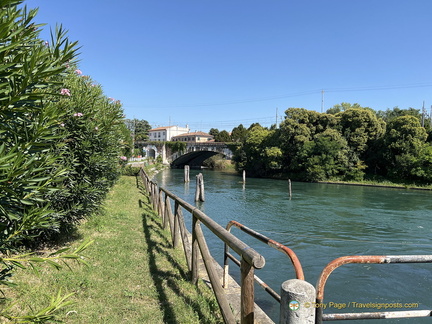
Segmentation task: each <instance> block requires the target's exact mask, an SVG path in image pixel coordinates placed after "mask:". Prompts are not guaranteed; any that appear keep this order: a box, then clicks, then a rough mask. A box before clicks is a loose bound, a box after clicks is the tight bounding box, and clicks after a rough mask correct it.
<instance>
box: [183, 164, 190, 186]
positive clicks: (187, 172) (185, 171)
mask: <svg viewBox="0 0 432 324" xmlns="http://www.w3.org/2000/svg"><path fill="white" fill-rule="evenodd" d="M189 170H190V167H189V165H185V166H184V182H189V181H190V178H189Z"/></svg>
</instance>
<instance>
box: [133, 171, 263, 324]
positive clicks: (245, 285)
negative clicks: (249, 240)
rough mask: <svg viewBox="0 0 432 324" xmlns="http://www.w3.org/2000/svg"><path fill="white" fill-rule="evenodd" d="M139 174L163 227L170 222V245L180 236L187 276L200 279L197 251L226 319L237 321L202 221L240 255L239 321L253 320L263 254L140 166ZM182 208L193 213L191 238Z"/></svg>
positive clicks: (226, 320)
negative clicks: (154, 180)
mask: <svg viewBox="0 0 432 324" xmlns="http://www.w3.org/2000/svg"><path fill="white" fill-rule="evenodd" d="M139 176H140V177H141V179H142V181H143V183H144V187H145V189H146V191H147V192H148V193H149V197H150V201H151V204H152V206H153V208H154V210H155V211H157V213H158V214H159V215H160V216H161V217H162V222H163V224H164V227H168V226H169V228H170V229H171V238H172V242H173V246H174V247H178V246H179V244H180V239H181V240H182V243H183V244H182V245H183V249H184V252H185V256H186V260H187V264H188V268H189V271H190V273H191V278H190V279H191V281H192V282H193V283H195V284H196V283H197V282H198V279H199V259H200V258H199V255H200V254H201V257H202V261H203V262H204V266H205V269H206V271H207V275H208V277H209V279H210V282H211V285H212V288H213V291H214V294H215V296H216V299H217V302H218V305H219V309H220V310H221V313H222V317H223V318H224V321H225V323H236V319H235V317H234V314H233V312H232V310H231V307H230V305H229V303H228V299H227V297H226V295H225V292H224V288H223V287H222V284H221V282H222V280H221V278H220V276H219V274H218V272H217V269H216V261H215V260H214V258H213V257H212V256H211V254H210V251H209V249H208V246H207V243H206V240H205V237H204V234H203V231H202V228H201V224H202V225H204V226H206V227H207V228H208V229H209V230H210V231H211V232H212V233H213V234H215V235H216V236H217V237H218V238H219V239H220V240H222V241H223V242H224V243H225V244H227V245H228V246H229V247H230V248H231V249H233V250H234V251H235V252H236V253H238V255H240V257H241V261H240V272H241V296H240V304H241V307H240V309H241V311H240V320H241V323H251V324H252V323H254V319H255V313H254V306H255V302H254V270H255V269H260V268H262V267H264V264H265V259H264V257H263V256H261V255H260V254H259V253H258V252H256V251H255V250H254V249H252V248H251V247H249V246H248V245H247V244H245V243H244V242H243V241H241V240H239V239H238V238H237V237H235V236H234V235H233V234H231V233H230V232H229V231H227V230H226V229H225V228H223V227H222V226H221V225H219V224H218V223H216V222H215V221H213V220H212V219H211V218H210V217H208V216H207V215H206V214H204V213H203V212H202V211H200V210H199V209H197V208H196V207H195V206H192V205H191V204H189V203H187V202H186V201H184V200H182V199H181V198H179V197H177V196H176V195H174V194H173V193H171V192H169V191H168V190H166V189H164V188H160V187H158V185H157V183H156V182H153V181H151V180H150V178H149V177H148V175H147V174H146V173H145V171H144V170H143V169H142V168H141V170H140V173H139ZM171 201H173V203H174V212H173V210H172V208H171ZM182 210H186V211H187V212H189V213H190V214H191V215H192V235H191V241H190V240H189V237H190V235H189V232H188V231H187V229H186V225H185V221H184V217H183V212H182Z"/></svg>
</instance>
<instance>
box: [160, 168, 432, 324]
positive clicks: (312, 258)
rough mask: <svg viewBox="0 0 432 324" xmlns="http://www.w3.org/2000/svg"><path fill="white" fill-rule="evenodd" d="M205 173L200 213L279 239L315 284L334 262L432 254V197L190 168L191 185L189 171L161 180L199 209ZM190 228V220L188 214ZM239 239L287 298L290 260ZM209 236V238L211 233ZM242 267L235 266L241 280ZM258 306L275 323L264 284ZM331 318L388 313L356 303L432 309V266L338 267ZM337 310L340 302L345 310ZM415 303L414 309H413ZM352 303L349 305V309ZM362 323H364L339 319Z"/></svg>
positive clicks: (216, 247)
mask: <svg viewBox="0 0 432 324" xmlns="http://www.w3.org/2000/svg"><path fill="white" fill-rule="evenodd" d="M198 172H202V173H203V174H204V181H205V198H206V200H205V202H203V203H198V207H199V208H200V209H201V210H202V211H203V212H204V213H206V214H207V215H208V216H210V217H211V218H213V219H214V220H215V221H216V222H218V223H219V224H220V225H222V226H224V227H225V226H226V224H227V223H228V222H229V221H230V220H236V221H238V222H240V223H242V224H244V225H246V226H248V227H250V228H252V229H254V230H256V231H258V232H260V233H261V234H263V235H265V236H267V237H269V238H271V239H273V240H276V241H278V242H280V243H282V244H284V245H286V246H288V247H289V248H291V249H292V250H294V252H295V253H296V254H297V256H298V258H299V259H300V262H301V264H302V266H303V271H304V273H305V279H306V280H307V281H308V282H310V283H311V284H313V285H315V284H316V281H317V279H318V277H319V275H320V273H321V271H322V269H323V268H324V266H325V265H326V264H327V263H329V262H330V261H332V260H334V259H336V258H338V257H341V256H346V255H411V254H432V240H431V239H432V218H431V217H432V192H431V191H416V190H405V189H388V188H376V187H361V186H345V185H331V184H317V183H302V182H293V183H292V192H293V196H292V199H289V196H288V183H287V181H283V180H270V179H252V178H248V179H247V180H246V184H243V183H242V179H241V177H239V176H238V175H236V174H230V173H225V172H217V171H206V170H204V171H198V170H191V182H190V183H186V184H185V183H184V181H183V170H165V171H163V172H161V173H159V174H158V175H157V176H156V177H155V180H156V181H157V182H158V184H159V186H162V187H164V188H166V189H168V190H169V191H171V192H173V193H175V194H176V195H178V196H179V197H181V198H182V199H184V200H186V201H188V202H189V203H191V204H193V205H194V204H195V202H194V195H195V175H196V174H197V173H198ZM185 218H186V222H187V226H188V228H189V230H190V215H189V214H187V213H185ZM231 232H232V233H233V234H235V235H236V236H238V237H239V238H240V239H242V240H243V241H245V242H246V243H247V244H249V245H251V246H252V247H253V248H254V249H255V250H257V251H258V252H259V253H261V254H262V255H263V256H264V257H265V259H266V265H265V267H264V268H263V269H260V270H257V271H256V274H257V275H258V276H259V277H260V278H261V279H263V280H264V281H265V282H266V283H267V284H268V285H269V286H270V287H272V288H273V289H274V290H276V291H277V292H278V293H280V285H281V283H282V282H283V281H285V280H288V279H293V278H295V274H294V271H293V268H292V265H291V263H290V261H289V259H288V258H287V257H286V256H285V255H284V254H282V253H281V252H278V251H276V250H274V249H272V248H270V247H268V246H267V245H265V244H264V243H262V242H259V241H256V240H254V239H251V238H250V237H249V236H247V235H246V234H244V233H243V232H241V231H240V230H238V229H236V228H233V229H232V230H231ZM207 234H208V235H207ZM206 237H207V241H208V244H209V246H210V248H211V251H212V254H213V255H214V256H215V258H216V260H217V261H218V262H219V263H220V264H222V262H223V259H222V251H223V246H222V244H221V243H220V242H221V241H219V240H218V239H217V238H216V237H215V236H214V235H213V234H211V233H209V232H208V231H207V232H206ZM235 268H236V266H235V265H233V264H232V263H231V264H230V269H232V270H233V272H232V274H233V276H234V277H237V278H238V270H237V269H235ZM255 292H256V297H255V301H256V302H257V303H258V304H259V305H260V306H261V307H262V308H263V309H264V310H265V311H266V312H267V314H269V316H270V317H271V318H272V319H273V320H274V321H275V322H278V321H279V304H278V303H277V302H275V301H274V300H273V299H272V298H271V297H270V296H269V295H268V294H267V293H265V292H264V291H263V290H262V289H261V288H260V287H259V286H258V285H257V286H256V288H255ZM324 303H326V304H327V309H325V310H324V313H337V312H339V313H340V312H361V311H383V309H381V310H378V309H371V308H367V309H359V308H356V307H352V305H356V304H355V303H359V304H360V303H361V304H366V303H375V304H376V303H387V304H394V303H401V304H403V305H407V306H410V307H412V308H407V307H403V308H398V309H386V311H398V310H420V309H432V264H430V263H429V264H354V265H345V266H342V267H340V268H338V269H336V270H335V271H334V272H333V273H332V274H331V275H330V277H329V280H328V282H327V285H326V289H325V296H324ZM330 303H333V304H332V305H336V304H340V305H341V306H340V308H341V309H337V308H335V307H332V308H330V306H329V305H330ZM408 304H410V305H408ZM344 305H345V306H344ZM430 321H431V318H430V317H429V318H414V319H386V320H366V321H364V322H365V323H382V324H385V323H411V324H412V323H426V322H427V323H430ZM338 322H340V323H360V322H361V321H338Z"/></svg>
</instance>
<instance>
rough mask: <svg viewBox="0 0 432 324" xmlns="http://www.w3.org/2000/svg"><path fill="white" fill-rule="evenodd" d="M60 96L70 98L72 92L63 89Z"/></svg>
mask: <svg viewBox="0 0 432 324" xmlns="http://www.w3.org/2000/svg"><path fill="white" fill-rule="evenodd" d="M60 94H61V95H63V96H69V97H70V95H71V93H70V90H69V89H61V90H60Z"/></svg>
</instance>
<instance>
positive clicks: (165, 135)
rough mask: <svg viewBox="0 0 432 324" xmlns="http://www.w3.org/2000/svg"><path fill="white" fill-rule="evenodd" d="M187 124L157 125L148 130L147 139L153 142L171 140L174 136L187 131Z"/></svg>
mask: <svg viewBox="0 0 432 324" xmlns="http://www.w3.org/2000/svg"><path fill="white" fill-rule="evenodd" d="M189 131H190V130H189V126H188V125H186V127H179V126H166V127H157V128H153V129H150V130H149V140H150V141H155V142H165V141H171V140H172V138H173V137H174V136H177V135H180V134H184V133H188V132H189Z"/></svg>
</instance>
